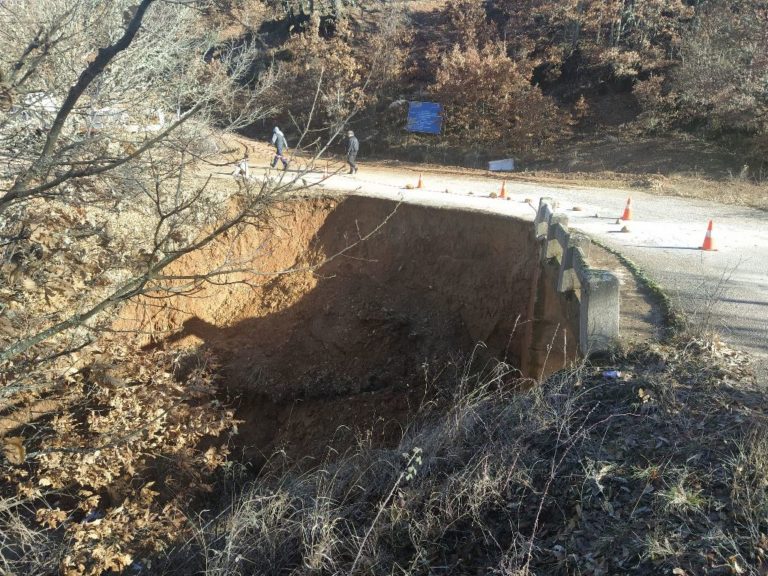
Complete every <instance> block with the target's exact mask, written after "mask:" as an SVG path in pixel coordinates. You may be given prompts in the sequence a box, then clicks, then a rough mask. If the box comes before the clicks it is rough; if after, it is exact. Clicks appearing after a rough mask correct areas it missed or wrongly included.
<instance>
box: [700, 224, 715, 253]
mask: <svg viewBox="0 0 768 576" xmlns="http://www.w3.org/2000/svg"><path fill="white" fill-rule="evenodd" d="M701 249H702V250H717V248H715V240H714V239H713V238H712V220H710V221H709V226H707V235H706V236H704V244H702V246H701Z"/></svg>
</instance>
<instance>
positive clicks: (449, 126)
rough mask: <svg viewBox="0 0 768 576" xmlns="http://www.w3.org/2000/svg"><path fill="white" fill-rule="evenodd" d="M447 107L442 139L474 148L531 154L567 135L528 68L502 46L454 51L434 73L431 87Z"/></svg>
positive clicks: (560, 116) (558, 114)
mask: <svg viewBox="0 0 768 576" xmlns="http://www.w3.org/2000/svg"><path fill="white" fill-rule="evenodd" d="M431 92H432V94H433V95H434V97H435V98H436V99H438V100H439V101H440V102H442V103H443V105H444V106H445V134H446V136H448V137H449V138H451V139H452V140H454V141H461V142H462V143H464V144H466V145H468V146H471V147H473V148H476V149H477V148H488V147H490V146H493V147H500V148H506V149H510V150H513V151H515V152H518V153H526V154H535V153H536V151H538V150H540V149H542V148H544V147H546V146H547V145H548V144H551V143H552V139H553V138H554V137H556V136H557V135H560V134H562V133H563V132H564V131H565V130H566V129H567V122H566V118H567V117H566V115H565V114H563V113H561V112H560V111H559V110H558V108H557V106H556V105H555V103H554V102H553V101H552V100H551V99H550V98H549V97H547V96H544V95H543V94H542V93H541V91H540V90H539V88H538V87H536V86H532V85H531V68H530V67H529V65H528V64H527V63H518V62H515V61H513V60H512V59H510V58H509V57H508V56H507V55H506V51H505V49H504V46H503V45H501V44H488V45H487V46H485V47H484V48H477V47H476V46H468V47H466V48H464V49H462V48H460V47H459V46H455V47H454V48H453V49H452V50H451V51H450V52H448V53H447V54H445V55H444V56H443V57H442V58H441V59H440V62H439V65H438V67H437V74H436V81H435V83H434V85H432V87H431Z"/></svg>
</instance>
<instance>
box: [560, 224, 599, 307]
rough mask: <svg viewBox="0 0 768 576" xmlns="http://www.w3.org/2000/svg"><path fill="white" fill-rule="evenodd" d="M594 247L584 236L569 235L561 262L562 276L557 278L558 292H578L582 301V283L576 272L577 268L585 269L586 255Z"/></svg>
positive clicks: (572, 233)
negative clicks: (578, 253)
mask: <svg viewBox="0 0 768 576" xmlns="http://www.w3.org/2000/svg"><path fill="white" fill-rule="evenodd" d="M591 245H592V241H591V240H590V239H589V237H587V236H584V235H583V234H579V233H574V232H571V233H570V234H569V235H568V239H567V242H566V249H565V252H564V254H563V258H562V261H561V262H560V274H559V275H558V278H557V291H558V292H568V291H570V290H573V291H574V292H576V296H577V297H578V298H579V299H581V294H580V293H579V291H580V290H581V282H580V280H579V275H578V273H577V271H576V269H575V268H576V266H581V267H582V268H583V267H584V263H585V262H586V254H587V253H588V252H589V247H590V246H591ZM577 251H580V255H579V258H577V257H576V256H577Z"/></svg>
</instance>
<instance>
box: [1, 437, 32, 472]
mask: <svg viewBox="0 0 768 576" xmlns="http://www.w3.org/2000/svg"><path fill="white" fill-rule="evenodd" d="M3 455H4V456H5V459H6V460H8V462H10V463H11V464H14V465H16V466H18V465H20V464H24V460H25V459H26V457H27V450H26V448H24V439H23V438H22V437H20V436H9V437H7V438H3Z"/></svg>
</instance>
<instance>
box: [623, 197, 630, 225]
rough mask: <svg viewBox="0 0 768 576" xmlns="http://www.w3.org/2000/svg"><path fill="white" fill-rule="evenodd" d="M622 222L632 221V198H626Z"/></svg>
mask: <svg viewBox="0 0 768 576" xmlns="http://www.w3.org/2000/svg"><path fill="white" fill-rule="evenodd" d="M621 219H622V220H632V198H627V206H626V207H625V208H624V214H622V215H621Z"/></svg>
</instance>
